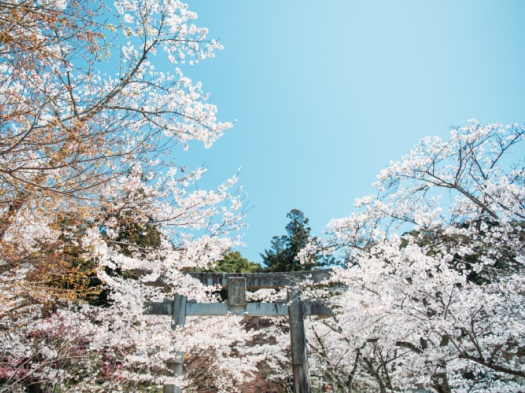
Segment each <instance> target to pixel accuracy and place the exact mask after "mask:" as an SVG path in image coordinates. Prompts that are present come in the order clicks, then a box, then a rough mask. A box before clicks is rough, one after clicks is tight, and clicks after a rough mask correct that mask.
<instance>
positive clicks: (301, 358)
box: [144, 270, 331, 393]
mask: <svg viewBox="0 0 525 393" xmlns="http://www.w3.org/2000/svg"><path fill="white" fill-rule="evenodd" d="M330 273H331V270H313V271H311V272H290V273H261V274H256V273H244V274H242V273H188V275H190V276H192V277H193V278H196V279H198V280H200V281H201V282H202V283H203V284H204V285H220V286H223V287H227V288H228V301H227V303H197V302H195V301H192V300H188V299H187V297H186V296H183V295H178V294H175V297H174V299H173V300H170V299H165V300H164V302H162V303H161V302H152V303H147V304H146V309H145V311H144V312H145V313H146V314H150V315H171V316H172V324H171V328H172V329H173V330H175V329H176V328H177V326H184V324H185V322H186V316H218V315H226V314H228V313H231V314H235V315H245V316H285V315H288V317H289V323H290V340H291V347H292V370H293V380H294V391H295V392H296V393H310V392H311V391H312V388H311V383H310V372H309V369H308V356H307V350H306V335H305V331H304V316H305V315H317V316H324V317H329V316H331V311H330V309H329V308H328V307H326V306H325V305H324V304H322V303H317V302H308V301H302V300H301V297H300V292H299V290H298V289H297V285H298V284H299V283H301V282H303V281H304V280H311V281H312V282H313V283H320V282H322V281H324V280H326V279H328V278H330ZM148 284H149V285H155V286H165V285H166V284H165V283H164V282H163V280H162V278H160V279H158V280H157V281H155V282H151V283H148ZM284 286H286V287H288V299H287V303H278V302H276V303H260V302H257V303H247V302H246V288H254V289H255V288H278V287H284ZM182 359H183V356H182V353H179V354H178V355H177V357H176V358H175V359H173V360H172V361H170V362H169V363H168V367H169V368H170V369H171V370H172V371H173V373H174V375H175V376H182ZM179 392H180V388H179V387H177V386H174V385H165V386H164V393H179Z"/></svg>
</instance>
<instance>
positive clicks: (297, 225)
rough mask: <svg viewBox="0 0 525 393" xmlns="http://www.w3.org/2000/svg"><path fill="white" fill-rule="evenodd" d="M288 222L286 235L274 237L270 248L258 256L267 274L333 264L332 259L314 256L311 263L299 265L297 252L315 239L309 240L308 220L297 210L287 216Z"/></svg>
mask: <svg viewBox="0 0 525 393" xmlns="http://www.w3.org/2000/svg"><path fill="white" fill-rule="evenodd" d="M286 217H288V218H289V219H290V222H289V223H288V224H287V225H286V232H287V234H286V235H282V236H274V237H273V239H272V247H271V248H270V249H269V250H265V251H264V254H260V255H261V257H262V259H263V263H264V264H265V265H266V268H265V269H264V270H265V271H267V272H293V271H302V270H312V269H313V268H316V267H321V266H325V265H328V264H332V263H334V261H333V258H332V257H322V256H320V255H315V256H313V257H312V258H311V263H305V264H301V263H300V262H299V261H298V260H297V259H296V257H297V255H298V254H299V251H301V249H303V248H304V247H305V246H306V245H307V244H308V242H309V241H315V240H316V238H310V230H311V229H310V227H309V226H307V225H308V218H306V217H305V216H304V213H303V212H302V211H300V210H298V209H292V210H291V211H290V212H289V213H288V214H287V215H286Z"/></svg>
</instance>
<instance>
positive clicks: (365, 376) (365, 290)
mask: <svg viewBox="0 0 525 393" xmlns="http://www.w3.org/2000/svg"><path fill="white" fill-rule="evenodd" d="M524 139H525V128H524V127H522V126H519V125H517V124H513V125H509V126H506V127H504V126H502V125H501V124H490V125H481V124H480V123H478V122H476V121H474V120H473V121H470V122H468V124H467V125H466V126H464V127H461V128H458V129H455V130H453V131H452V132H451V135H450V140H448V141H442V140H440V139H439V138H425V139H424V140H422V141H421V142H420V144H419V145H417V146H416V147H415V148H414V149H412V150H411V151H410V152H409V153H408V154H407V155H406V156H405V157H403V159H402V160H401V161H398V162H393V163H391V164H390V165H389V167H388V168H386V169H385V170H383V171H381V173H380V174H379V176H378V181H377V183H375V185H376V187H377V194H376V195H373V196H369V197H365V198H362V199H361V200H358V201H357V203H356V205H357V207H358V208H360V209H361V211H360V212H359V213H354V214H352V215H350V216H349V217H346V218H343V219H336V220H333V221H332V222H331V223H330V224H329V233H330V237H329V239H328V240H327V241H326V242H325V243H324V244H322V245H320V244H317V245H311V246H310V247H307V248H305V249H304V250H303V251H302V253H303V255H308V252H312V250H315V249H316V247H321V248H322V249H323V250H324V251H325V252H339V253H341V254H342V255H343V256H344V258H345V260H346V261H347V266H346V268H345V269H341V270H338V271H337V272H336V273H335V274H334V281H335V282H337V283H339V286H341V285H342V287H336V288H338V290H336V292H337V294H335V295H334V294H333V293H328V294H327V293H324V294H323V293H321V294H320V295H319V296H324V297H325V298H326V299H327V301H331V302H332V306H333V312H334V318H333V319H324V320H321V321H312V322H311V324H310V331H309V335H310V336H309V337H310V338H309V344H310V350H311V352H312V355H313V358H314V360H313V361H312V365H311V367H312V369H313V372H314V374H315V373H317V374H318V375H321V376H323V378H324V379H325V380H327V381H330V383H332V384H334V386H338V387H339V389H342V390H348V391H353V390H356V391H360V390H363V389H364V390H377V391H381V392H387V391H394V390H409V389H416V388H425V389H427V390H430V391H436V392H450V391H465V392H467V391H469V392H473V391H483V392H505V391H506V392H516V391H520V390H522V389H523V385H524V384H525V346H524V342H525V314H524V308H523V304H524V300H525V299H524V292H523V288H524V286H523V285H524V279H525V277H524V274H523V273H524V263H525V253H524V248H523V244H524V240H525V235H524V218H525V187H524V186H525V184H524V180H525V166H524V157H525V156H524V154H523V153H524V149H523V148H524Z"/></svg>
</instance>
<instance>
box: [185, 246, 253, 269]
mask: <svg viewBox="0 0 525 393" xmlns="http://www.w3.org/2000/svg"><path fill="white" fill-rule="evenodd" d="M260 270H261V266H260V265H259V264H258V263H255V262H250V261H249V260H248V259H246V258H244V257H243V256H242V254H241V253H240V251H229V252H227V253H226V254H224V255H223V257H222V258H221V259H220V260H218V261H217V262H215V265H214V266H213V267H211V268H209V269H193V271H199V272H213V273H258V272H260Z"/></svg>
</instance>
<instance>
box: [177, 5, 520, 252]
mask: <svg viewBox="0 0 525 393" xmlns="http://www.w3.org/2000/svg"><path fill="white" fill-rule="evenodd" d="M189 5H190V9H192V10H194V11H196V12H197V13H198V14H199V18H198V19H197V22H196V24H197V25H199V26H202V27H208V28H209V29H210V36H211V37H214V38H216V39H219V40H220V42H221V43H222V44H223V45H224V47H225V49H224V50H223V51H219V52H218V53H217V56H216V58H215V59H210V60H206V61H204V62H203V63H201V64H198V65H196V66H195V67H193V68H189V67H185V68H184V69H183V70H184V72H185V73H186V74H187V75H188V76H190V77H191V78H192V79H193V80H194V81H197V80H200V81H202V82H203V85H204V90H205V91H208V92H210V93H211V98H212V102H213V103H215V104H217V105H218V107H219V117H220V119H221V120H223V121H234V120H235V119H238V121H237V123H236V125H235V127H234V129H233V130H230V131H228V132H227V133H226V134H225V136H224V137H223V138H222V139H221V140H219V141H218V142H217V143H216V144H215V145H214V146H213V147H212V148H211V149H208V150H205V149H203V148H201V147H200V146H197V145H196V144H194V145H192V146H190V150H189V152H188V153H186V155H185V156H183V157H180V162H181V163H182V162H184V163H188V164H189V166H192V165H198V164H205V165H207V166H208V168H209V172H208V174H207V175H206V176H205V179H203V180H202V181H201V182H200V184H199V185H200V186H202V187H211V186H216V185H218V184H219V183H220V182H221V181H223V180H225V179H226V178H228V177H230V176H231V175H233V174H235V173H236V172H237V169H238V168H239V167H242V168H243V170H242V172H241V174H240V184H241V185H242V186H243V188H244V191H245V192H247V193H248V194H249V196H248V198H247V199H246V205H247V207H248V208H249V207H252V208H251V209H250V210H249V211H248V216H247V219H246V222H247V224H248V225H249V226H248V228H246V229H245V237H244V242H245V243H246V245H247V246H246V247H245V248H241V249H240V251H241V252H242V254H243V255H244V256H245V257H247V258H248V259H250V260H253V261H255V262H260V261H261V258H260V257H259V253H260V252H263V251H264V249H265V248H269V247H270V241H271V238H272V236H275V235H281V234H284V233H285V231H284V227H285V225H286V223H287V222H288V220H287V218H286V214H287V213H288V212H289V211H290V210H291V209H293V208H297V209H300V210H302V211H303V212H304V213H305V215H306V216H307V217H308V218H309V219H310V224H311V228H312V234H314V235H321V234H322V232H323V230H324V228H325V226H326V224H327V223H328V221H329V220H330V219H332V218H339V217H344V216H346V215H348V214H350V213H351V212H352V211H353V201H354V199H355V198H358V197H362V196H364V195H368V194H370V193H373V188H372V186H371V184H372V183H373V182H374V181H375V176H376V174H377V173H378V172H379V171H380V170H381V169H382V168H384V167H385V166H386V165H387V164H388V162H389V161H390V160H398V159H400V158H401V157H402V155H404V154H405V153H406V152H407V151H408V150H409V149H410V148H411V147H412V146H413V145H414V144H416V143H417V141H418V140H419V139H421V138H423V137H425V136H427V135H439V136H442V137H447V135H448V134H449V131H450V129H451V127H452V126H461V125H464V124H465V123H466V121H467V120H468V119H471V118H476V119H478V120H480V121H481V122H483V123H488V122H502V123H510V122H518V123H523V122H525V112H524V109H525V108H524V104H525V23H524V20H525V1H519V0H516V1H507V0H499V1H498V0H494V1H483V0H472V1H466V0H461V1H457V0H447V1H443V0H440V1H423V0H421V1H401V0H399V1H394V0H388V1H371V0H366V1H365V0H362V1H350V0H345V1H343V0H339V1H335V0H324V1H315V2H314V1H309V0H300V1H299V0H286V1H284V0H281V1H276V0H265V1H255V0H216V1H212V0H193V1H189ZM523 154H525V152H523Z"/></svg>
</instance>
